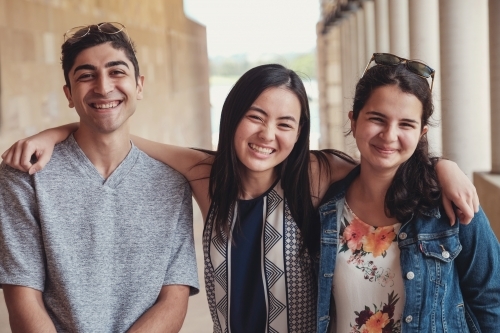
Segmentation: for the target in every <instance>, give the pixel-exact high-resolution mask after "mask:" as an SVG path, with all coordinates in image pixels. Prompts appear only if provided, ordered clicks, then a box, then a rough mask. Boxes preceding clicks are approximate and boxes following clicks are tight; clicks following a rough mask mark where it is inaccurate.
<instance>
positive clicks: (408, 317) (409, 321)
mask: <svg viewBox="0 0 500 333" xmlns="http://www.w3.org/2000/svg"><path fill="white" fill-rule="evenodd" d="M412 320H413V317H412V316H406V318H405V321H406V322H407V323H411V321H412Z"/></svg>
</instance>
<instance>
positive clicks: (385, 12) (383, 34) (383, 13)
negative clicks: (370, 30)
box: [375, 0, 390, 52]
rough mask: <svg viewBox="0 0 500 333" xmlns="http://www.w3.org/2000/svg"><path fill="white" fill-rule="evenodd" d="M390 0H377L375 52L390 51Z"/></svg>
mask: <svg viewBox="0 0 500 333" xmlns="http://www.w3.org/2000/svg"><path fill="white" fill-rule="evenodd" d="M388 1H389V0H375V32H376V34H377V37H376V47H377V49H376V50H375V52H389V51H390V42H389V2H388Z"/></svg>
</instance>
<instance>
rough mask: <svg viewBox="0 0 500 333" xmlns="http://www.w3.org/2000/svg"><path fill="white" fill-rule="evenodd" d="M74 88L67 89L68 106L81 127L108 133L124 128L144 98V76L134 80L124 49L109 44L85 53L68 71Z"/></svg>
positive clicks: (132, 69)
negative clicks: (77, 117)
mask: <svg viewBox="0 0 500 333" xmlns="http://www.w3.org/2000/svg"><path fill="white" fill-rule="evenodd" d="M69 81H70V84H71V89H70V88H69V87H68V86H64V93H65V94H66V98H67V99H68V102H69V107H74V108H75V109H76V112H77V113H78V115H79V116H80V128H81V129H83V128H87V129H88V130H90V131H91V132H97V133H101V134H109V133H112V132H114V131H116V130H118V129H122V128H125V127H124V125H125V124H126V123H127V120H128V118H129V117H130V116H131V115H132V114H133V113H134V111H135V108H136V105H137V100H140V99H142V96H143V95H142V88H143V83H144V77H143V76H140V77H139V78H138V79H137V82H136V78H135V72H134V66H133V65H132V63H131V62H130V60H128V58H127V57H126V55H125V53H124V52H123V51H122V50H117V49H115V48H113V47H112V46H111V44H110V43H104V44H100V45H97V46H94V47H90V48H88V49H85V50H83V51H82V52H81V53H80V54H78V56H77V57H76V59H75V63H74V65H73V67H72V68H71V70H70V71H69Z"/></svg>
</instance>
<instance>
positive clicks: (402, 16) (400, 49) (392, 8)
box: [389, 0, 410, 58]
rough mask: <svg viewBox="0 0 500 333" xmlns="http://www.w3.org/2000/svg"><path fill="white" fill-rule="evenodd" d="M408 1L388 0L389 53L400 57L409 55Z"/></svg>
mask: <svg viewBox="0 0 500 333" xmlns="http://www.w3.org/2000/svg"><path fill="white" fill-rule="evenodd" d="M408 21H409V9H408V0H389V36H390V38H389V40H390V50H391V51H390V52H391V53H394V54H396V55H398V56H400V57H403V58H408V57H409V55H410V29H409V25H408Z"/></svg>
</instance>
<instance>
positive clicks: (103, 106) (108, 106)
mask: <svg viewBox="0 0 500 333" xmlns="http://www.w3.org/2000/svg"><path fill="white" fill-rule="evenodd" d="M118 104H120V103H119V102H118V101H114V102H110V103H105V104H96V103H94V104H93V106H94V107H95V108H96V109H111V108H114V107H117V106H118Z"/></svg>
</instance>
